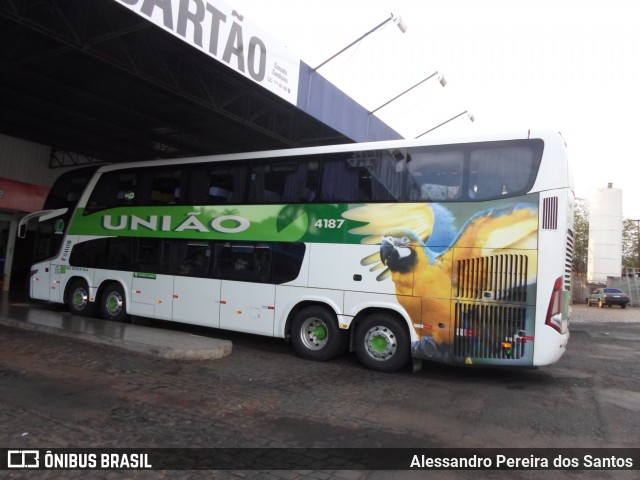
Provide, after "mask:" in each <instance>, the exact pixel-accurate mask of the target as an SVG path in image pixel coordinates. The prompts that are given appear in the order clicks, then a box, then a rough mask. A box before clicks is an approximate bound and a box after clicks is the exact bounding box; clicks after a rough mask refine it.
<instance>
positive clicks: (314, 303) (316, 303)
mask: <svg viewBox="0 0 640 480" xmlns="http://www.w3.org/2000/svg"><path fill="white" fill-rule="evenodd" d="M307 307H322V308H324V309H326V310H327V311H329V312H331V313H333V314H334V315H335V317H336V321H338V315H340V313H339V312H337V311H336V309H335V308H334V307H333V306H332V305H331V303H329V302H323V301H321V300H302V301H300V302H298V303H296V304H295V305H294V306H293V308H291V310H289V313H288V314H287V319H286V321H285V325H284V336H285V338H290V337H291V325H292V323H293V319H294V318H295V317H296V315H297V314H298V313H300V312H301V311H302V310H304V309H305V308H307Z"/></svg>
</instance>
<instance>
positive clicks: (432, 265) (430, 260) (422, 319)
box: [343, 203, 538, 360]
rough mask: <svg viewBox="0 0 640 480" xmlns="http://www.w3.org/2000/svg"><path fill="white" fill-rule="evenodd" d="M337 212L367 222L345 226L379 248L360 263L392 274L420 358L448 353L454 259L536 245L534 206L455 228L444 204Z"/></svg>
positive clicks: (498, 211) (487, 214)
mask: <svg viewBox="0 0 640 480" xmlns="http://www.w3.org/2000/svg"><path fill="white" fill-rule="evenodd" d="M343 216H344V217H345V218H347V219H349V220H354V221H358V222H363V223H366V225H363V226H361V227H357V228H354V229H352V230H351V231H350V233H353V234H357V235H363V236H365V238H364V239H363V240H362V243H365V244H379V245H380V250H379V252H377V253H375V254H373V255H369V256H368V257H365V258H363V259H362V261H361V264H362V265H364V266H371V268H370V270H371V271H376V270H382V272H381V273H380V274H379V275H378V276H377V279H378V280H379V281H383V280H385V279H387V278H389V277H391V279H392V281H393V283H394V284H395V291H396V297H397V299H398V302H399V303H400V304H401V305H402V306H403V307H404V308H405V310H406V311H407V313H408V314H409V316H410V317H411V320H412V323H413V324H414V328H416V329H417V333H418V335H419V336H421V337H422V339H423V340H422V341H421V342H420V343H421V345H419V346H418V347H419V348H422V349H424V350H427V352H425V356H427V357H432V356H442V357H445V356H446V355H448V352H449V344H450V342H451V338H452V335H451V329H452V328H453V325H452V320H451V317H452V314H451V303H452V302H451V299H453V298H455V286H456V284H457V272H456V271H455V269H454V268H453V264H454V261H459V260H465V259H470V258H477V257H484V256H490V255H493V254H494V253H496V252H497V251H498V250H500V251H501V252H500V253H502V251H504V249H532V250H535V248H536V246H537V229H538V212H537V206H536V205H535V204H522V203H515V204H510V205H508V206H504V205H502V206H500V207H497V208H489V209H485V210H482V211H480V212H477V213H475V214H473V215H471V216H470V217H469V218H468V219H466V220H465V221H464V222H463V223H462V225H461V226H459V227H456V220H457V219H456V217H455V216H454V215H453V213H452V211H451V210H450V209H449V208H447V207H446V206H445V205H443V204H410V205H407V204H367V205H363V206H360V207H356V208H354V209H352V210H349V211H347V212H345V213H344V214H343ZM458 223H459V222H458ZM529 276H530V278H529V279H528V282H532V281H534V278H535V269H531V270H530V272H529ZM416 297H418V298H419V299H420V300H419V301H416ZM443 325H444V326H443ZM414 348H416V346H414ZM444 359H445V358H443V360H444Z"/></svg>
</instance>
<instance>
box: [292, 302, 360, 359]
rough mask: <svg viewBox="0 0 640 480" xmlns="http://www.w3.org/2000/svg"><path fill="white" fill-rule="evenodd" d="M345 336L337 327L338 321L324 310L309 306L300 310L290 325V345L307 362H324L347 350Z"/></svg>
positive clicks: (331, 313) (333, 315)
mask: <svg viewBox="0 0 640 480" xmlns="http://www.w3.org/2000/svg"><path fill="white" fill-rule="evenodd" d="M347 340H348V338H347V334H346V332H344V331H342V330H340V328H339V327H338V320H337V318H336V316H335V314H333V312H329V311H328V310H327V309H326V308H323V307H320V306H311V307H307V308H304V309H302V310H301V311H300V312H298V313H297V314H296V316H295V317H294V318H293V323H292V324H291V343H292V344H293V348H294V350H295V351H296V353H297V354H298V355H300V356H301V357H302V358H306V359H308V360H316V361H320V362H324V361H327V360H330V359H332V358H334V357H336V356H338V355H340V354H342V353H344V352H345V351H346V350H347V346H348V345H347Z"/></svg>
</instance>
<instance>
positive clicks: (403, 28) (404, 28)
mask: <svg viewBox="0 0 640 480" xmlns="http://www.w3.org/2000/svg"><path fill="white" fill-rule="evenodd" d="M391 21H393V22H395V24H396V25H397V26H398V28H399V29H400V31H401V32H402V33H404V32H406V31H407V25H406V24H405V23H404V22H403V21H402V18H400V17H399V16H398V17H394V16H393V13H392V14H391V16H390V17H389V18H387V19H386V20H385V21H384V22H382V23H380V24H378V25H376V26H375V27H373V28H372V29H371V30H369V31H368V32H367V33H365V34H364V35H361V36H360V37H358V38H357V39H355V40H354V41H353V42H351V43H350V44H349V45H347V46H346V47H344V48H343V49H342V50H340V51H339V52H337V53H334V54H333V55H331V56H330V57H329V58H327V59H326V60H325V61H324V62H322V63H321V64H320V65H318V66H317V67H316V68H314V69H312V70H311V71H312V72H315V71H316V70H318V69H319V68H320V67H322V66H323V65H325V64H327V63H329V62H330V61H331V60H333V59H334V58H336V57H337V56H338V55H340V54H341V53H342V52H344V51H345V50H349V49H350V48H351V47H353V46H354V45H355V44H356V43H358V42H359V41H360V40H362V39H363V38H364V37H366V36H368V35H371V34H372V33H373V32H375V31H376V30H378V29H379V28H381V27H382V26H384V25H386V24H387V23H389V22H391Z"/></svg>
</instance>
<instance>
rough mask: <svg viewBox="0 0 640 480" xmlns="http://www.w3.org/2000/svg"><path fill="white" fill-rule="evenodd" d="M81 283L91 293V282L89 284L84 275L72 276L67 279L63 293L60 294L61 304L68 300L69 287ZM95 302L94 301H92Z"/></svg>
mask: <svg viewBox="0 0 640 480" xmlns="http://www.w3.org/2000/svg"><path fill="white" fill-rule="evenodd" d="M78 280H80V281H83V282H84V283H85V284H86V285H87V289H88V290H89V291H91V282H89V279H88V278H87V277H85V276H84V275H77V274H76V275H73V276H71V277H69V278H67V281H66V283H65V285H64V291H63V293H62V303H65V304H66V303H67V301H68V300H69V293H70V291H71V287H72V286H73V285H74V284H75V283H76V282H77V281H78ZM94 300H95V299H94Z"/></svg>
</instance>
